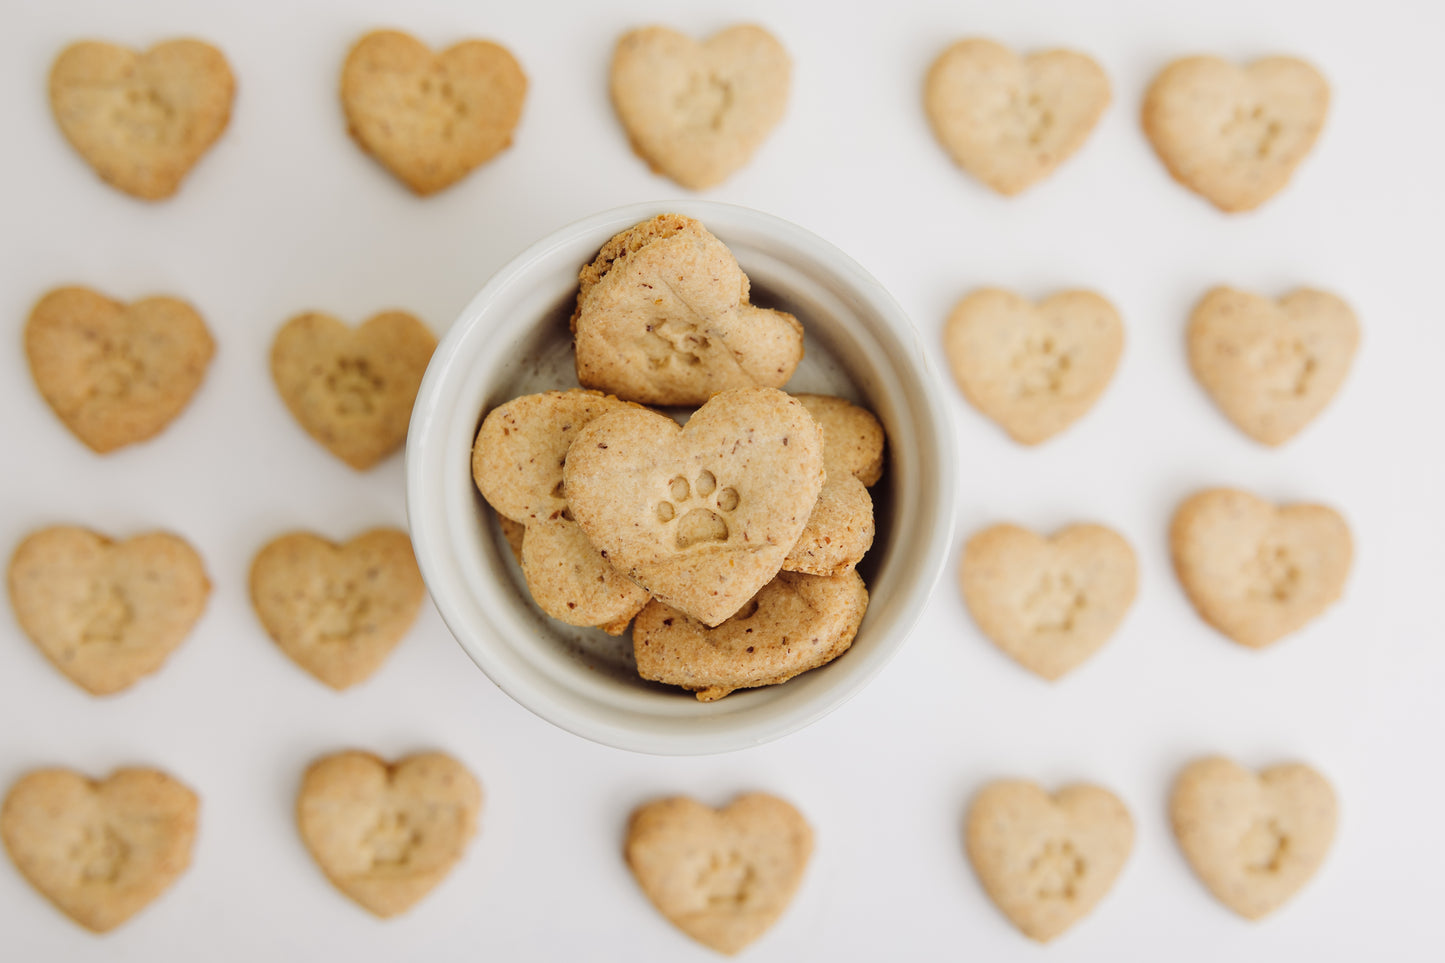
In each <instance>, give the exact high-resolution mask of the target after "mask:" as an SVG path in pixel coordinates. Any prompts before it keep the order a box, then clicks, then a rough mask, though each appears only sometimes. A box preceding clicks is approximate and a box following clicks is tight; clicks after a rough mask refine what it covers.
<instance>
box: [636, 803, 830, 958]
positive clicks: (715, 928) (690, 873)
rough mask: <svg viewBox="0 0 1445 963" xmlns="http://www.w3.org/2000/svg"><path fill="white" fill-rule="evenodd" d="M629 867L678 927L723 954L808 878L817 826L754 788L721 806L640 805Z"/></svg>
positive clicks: (767, 922) (757, 930) (769, 918)
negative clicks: (805, 874) (813, 827)
mask: <svg viewBox="0 0 1445 963" xmlns="http://www.w3.org/2000/svg"><path fill="white" fill-rule="evenodd" d="M626 853H627V865H628V867H629V868H630V869H631V870H632V875H633V876H634V877H636V879H637V884H638V885H639V886H640V887H642V892H643V893H644V894H645V895H646V896H647V898H648V899H649V900H651V901H652V905H653V906H655V907H657V910H658V912H659V913H661V914H662V915H663V916H665V917H667V919H668V921H670V922H671V923H672V924H673V925H674V926H676V927H677V928H678V929H680V930H682V931H683V932H684V933H686V934H687V935H688V936H690V937H692V938H693V939H695V940H697V941H698V942H699V943H701V944H703V945H704V946H707V947H711V948H712V949H714V950H717V951H718V952H719V953H729V954H731V953H737V952H739V951H740V950H742V949H743V948H744V947H746V946H747V945H748V944H749V943H752V942H753V941H754V940H756V939H757V938H758V937H760V936H762V935H763V934H764V933H765V932H767V931H768V929H769V928H770V927H772V925H773V924H774V923H776V922H777V921H778V918H779V917H780V916H782V915H783V911H784V910H786V909H787V908H788V904H789V903H791V902H792V901H793V894H795V893H796V892H797V891H798V886H799V885H800V884H801V883H802V881H803V871H804V870H805V869H807V867H808V859H809V857H811V856H812V854H813V831H812V829H811V828H810V827H809V826H808V823H807V821H806V820H804V819H803V817H802V815H801V814H800V813H799V812H798V811H797V810H796V809H794V808H793V807H792V806H791V805H789V804H788V803H786V802H784V801H783V800H781V799H779V798H777V797H776V796H769V795H766V794H764V793H748V794H746V795H743V796H739V797H738V798H736V799H734V800H733V801H732V803H731V804H730V805H728V806H727V807H726V808H725V809H721V810H715V809H712V808H710V807H708V806H704V805H703V804H702V803H700V802H697V801H695V800H692V799H688V798H686V797H682V796H677V797H673V798H670V799H658V800H655V801H653V802H650V803H647V804H645V805H643V806H639V807H638V808H637V809H636V810H634V811H633V813H632V819H631V820H630V821H629V823H628V826H627V844H626Z"/></svg>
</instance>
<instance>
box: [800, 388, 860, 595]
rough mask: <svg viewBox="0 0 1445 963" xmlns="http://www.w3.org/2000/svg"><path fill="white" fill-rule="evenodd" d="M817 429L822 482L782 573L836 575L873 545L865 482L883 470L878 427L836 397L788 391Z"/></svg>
mask: <svg viewBox="0 0 1445 963" xmlns="http://www.w3.org/2000/svg"><path fill="white" fill-rule="evenodd" d="M793 397H795V398H797V399H798V401H800V402H802V405H803V407H804V408H807V409H808V413H809V414H810V415H812V416H813V420H814V421H816V422H817V423H818V427H819V428H821V429H822V430H823V465H824V468H825V469H826V470H827V473H828V477H827V480H826V481H824V482H823V488H822V490H821V491H819V492H818V503H817V504H816V505H814V506H813V513H812V514H811V515H809V516H808V524H807V525H805V526H804V527H803V534H802V535H800V536H798V541H797V543H796V544H795V545H794V546H793V547H792V549H791V550H790V551H789V552H788V557H787V558H785V559H783V571H785V572H804V573H806V574H808V575H842V574H843V573H844V572H847V571H849V570H850V569H852V568H853V566H855V565H857V564H858V562H859V561H861V560H862V558H863V556H864V555H866V554H868V549H869V548H871V547H872V546H873V535H874V523H873V499H872V498H871V497H869V495H868V488H867V486H869V485H872V484H874V483H875V482H877V481H878V479H879V478H880V477H881V476H882V474H883V426H882V425H880V424H879V423H878V419H877V418H875V417H873V415H872V413H870V412H868V411H864V410H863V409H862V408H859V407H858V406H857V405H854V404H851V403H850V402H848V401H845V400H844V399H842V398H834V397H830V396H828V395H794V396H793Z"/></svg>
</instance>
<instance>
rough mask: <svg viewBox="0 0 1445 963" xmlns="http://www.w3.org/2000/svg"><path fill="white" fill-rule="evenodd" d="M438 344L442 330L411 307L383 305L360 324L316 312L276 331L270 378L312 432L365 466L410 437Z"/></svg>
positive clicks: (353, 463)
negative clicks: (424, 321) (432, 328)
mask: <svg viewBox="0 0 1445 963" xmlns="http://www.w3.org/2000/svg"><path fill="white" fill-rule="evenodd" d="M436 346H437V339H436V336H435V335H433V334H432V333H431V331H429V330H427V327H426V325H424V324H422V323H421V322H420V321H418V320H417V319H416V318H414V317H412V316H411V315H409V314H407V313H406V312H405V311H384V312H382V313H381V314H378V315H376V316H375V317H373V318H371V319H370V320H368V321H367V322H366V323H365V324H363V325H361V326H360V327H359V328H356V329H354V330H353V329H351V328H348V327H347V326H346V325H344V324H342V323H341V322H340V321H338V320H336V319H335V318H333V317H331V316H330V315H327V314H321V313H319V312H315V311H311V312H307V313H306V314H301V315H297V316H296V317H294V318H292V319H291V320H290V321H288V322H286V324H285V325H284V326H282V328H281V330H280V331H278V332H277V333H276V340H275V341H274V342H273V343H272V345H271V377H272V379H273V380H274V381H275V382H276V390H277V391H279V392H280V393H281V400H282V401H284V402H286V407H287V408H289V409H290V411H291V414H292V415H293V416H295V418H296V420H297V421H298V422H300V423H301V427H302V428H305V429H306V433H307V434H309V435H310V436H311V437H312V438H315V439H316V440H317V441H319V442H321V444H323V445H325V446H326V447H327V448H328V449H330V450H331V453H332V454H333V455H335V456H336V457H337V458H340V459H341V460H342V461H344V462H346V463H347V464H348V465H350V466H351V467H352V468H355V469H357V470H358V471H361V470H364V469H367V468H370V467H371V466H372V465H375V464H376V463H377V462H379V461H381V459H383V458H385V457H386V456H387V455H389V454H391V453H392V452H394V451H396V450H397V449H398V448H400V447H401V446H402V444H403V443H405V442H406V428H407V424H408V423H409V422H410V421H411V406H412V403H413V402H414V401H416V393H417V389H418V388H420V387H421V378H422V375H423V374H425V373H426V366H427V362H429V361H430V360H431V356H432V352H433V351H434V350H436Z"/></svg>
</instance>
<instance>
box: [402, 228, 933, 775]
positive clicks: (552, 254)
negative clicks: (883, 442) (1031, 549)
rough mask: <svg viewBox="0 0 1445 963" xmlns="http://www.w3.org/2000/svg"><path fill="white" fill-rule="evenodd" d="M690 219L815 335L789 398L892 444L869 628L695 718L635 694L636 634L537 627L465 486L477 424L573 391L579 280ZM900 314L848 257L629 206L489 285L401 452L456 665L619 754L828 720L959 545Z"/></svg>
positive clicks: (772, 233) (440, 362)
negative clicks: (632, 245) (633, 236)
mask: <svg viewBox="0 0 1445 963" xmlns="http://www.w3.org/2000/svg"><path fill="white" fill-rule="evenodd" d="M665 212H676V213H680V214H686V215H688V216H690V217H695V218H697V219H698V220H699V221H701V222H702V223H703V224H704V225H706V226H707V228H708V229H709V230H710V231H712V232H713V233H714V234H715V235H717V236H718V237H719V238H721V239H722V241H723V242H724V243H725V244H727V245H728V247H729V248H730V249H731V250H732V252H733V254H734V255H735V256H736V257H737V259H738V262H739V263H740V264H741V265H742V268H743V270H744V271H746V272H747V274H748V276H749V277H750V278H751V279H752V284H753V303H755V304H760V305H762V306H764V307H779V308H783V309H785V310H789V311H792V312H793V313H794V314H795V315H797V316H798V318H799V319H800V320H801V321H802V322H803V325H804V328H805V331H806V336H805V337H806V342H805V350H806V352H807V354H806V357H805V358H804V361H803V364H802V365H800V366H799V369H798V372H797V373H796V374H795V375H794V377H793V380H792V381H790V382H789V384H788V386H787V388H788V390H789V391H795V392H804V391H811V392H818V393H829V394H840V395H844V396H846V397H850V398H852V400H854V401H856V402H857V403H859V404H862V405H864V406H865V407H867V408H869V409H870V410H871V411H873V412H874V413H875V414H876V415H877V416H878V417H879V419H880V420H881V421H882V422H883V426H884V429H885V430H886V432H887V435H888V449H887V467H886V469H885V472H884V477H883V480H882V482H880V483H879V485H878V486H877V487H875V488H874V489H873V492H872V493H873V497H874V501H875V514H876V516H877V520H878V535H877V538H876V539H875V541H874V544H873V548H872V550H871V551H870V552H869V554H868V557H867V558H866V559H864V561H863V564H862V565H860V566H859V571H860V573H861V574H862V575H863V577H864V579H865V581H866V582H867V585H868V590H869V593H870V596H871V598H870V602H869V606H868V614H867V616H866V618H865V619H864V621H863V625H862V627H861V628H860V629H859V632H858V636H857V639H856V640H855V641H854V643H853V646H852V648H851V649H849V651H848V652H846V653H845V654H844V655H843V656H841V657H840V658H839V659H837V660H836V661H834V662H832V663H830V664H829V665H826V666H823V667H822V668H820V669H816V670H814V671H812V672H807V673H805V674H803V675H801V676H798V677H797V678H795V679H793V680H792V681H790V682H787V683H784V684H782V685H775V686H765V687H762V688H759V689H750V690H743V691H739V692H735V693H733V694H732V695H730V696H728V697H727V698H725V699H722V700H720V701H718V702H714V703H706V704H704V703H700V702H698V701H697V700H696V699H694V698H693V697H692V695H691V694H690V693H687V692H684V691H682V690H680V689H673V688H670V687H663V686H659V685H656V684H654V683H649V682H644V681H643V680H641V679H640V678H638V677H637V675H636V673H635V671H634V670H633V669H632V666H631V661H630V660H631V641H630V637H629V636H623V637H622V638H621V639H611V638H609V637H608V636H606V635H604V634H602V633H601V632H600V631H598V630H595V629H576V628H573V627H571V626H566V625H563V624H561V623H560V622H556V621H553V620H552V619H549V618H547V617H546V616H544V615H542V614H541V612H540V611H539V610H538V609H537V608H536V607H535V606H534V605H533V604H532V602H531V600H530V598H529V597H528V594H527V591H526V588H525V584H524V583H523V582H522V580H521V576H520V573H519V571H518V570H517V567H516V565H515V563H514V562H513V560H512V557H511V555H510V553H509V551H508V549H507V547H506V544H505V542H504V541H503V539H502V538H501V535H500V530H499V528H498V526H497V524H496V522H495V517H494V516H493V515H492V513H491V509H490V508H489V507H488V506H487V505H486V503H485V502H484V501H483V500H482V499H481V497H480V495H478V493H477V490H476V488H475V487H474V486H473V484H472V478H471V450H472V441H473V439H474V438H475V436H476V433H477V428H478V426H479V425H480V424H481V420H482V417H483V416H484V415H485V414H486V413H487V412H488V411H490V410H491V409H492V408H493V407H495V406H497V405H499V404H501V403H502V402H504V401H507V400H509V399H511V398H513V397H515V396H517V395H520V394H527V393H531V392H535V391H543V390H546V389H549V388H568V387H575V386H576V385H577V381H576V375H575V373H574V371H573V370H572V355H571V339H570V335H569V333H568V327H567V319H568V317H569V315H570V313H571V309H572V304H573V302H574V300H575V298H576V290H577V271H578V269H579V268H580V267H581V266H582V265H583V264H584V263H586V262H588V261H590V260H591V259H592V258H593V257H594V256H595V255H596V253H597V250H598V249H599V248H600V247H601V246H602V244H603V243H604V242H605V241H606V240H607V239H608V238H610V237H612V236H613V235H614V234H616V233H617V232H619V231H621V230H623V229H625V228H627V227H630V226H631V225H633V224H635V223H637V222H639V221H643V220H646V219H648V218H650V217H653V216H654V215H657V214H661V213H665ZM942 398H943V395H942V394H941V392H940V391H939V389H938V382H937V379H936V377H935V375H934V373H933V371H932V370H931V366H930V364H929V362H928V360H927V356H926V354H925V352H924V350H923V348H922V346H921V345H920V344H919V341H918V335H917V332H916V331H915V330H914V328H913V326H912V324H911V323H910V322H909V320H908V318H907V316H906V315H905V314H904V313H903V311H902V309H901V308H900V307H899V306H898V304H897V302H895V301H894V300H893V298H892V297H891V296H889V294H888V292H887V291H885V290H884V289H883V288H882V287H881V286H880V285H879V284H878V282H877V281H875V280H874V279H873V278H872V277H870V276H869V275H868V273H867V272H866V271H864V270H863V269H862V268H861V267H859V266H858V264H857V263H856V262H854V261H853V260H852V259H851V258H849V257H848V256H847V255H846V254H844V253H843V252H842V251H840V250H838V249H837V248H835V247H833V246H832V245H831V244H829V243H827V242H826V241H823V240H822V239H820V238H818V237H816V236H815V235H813V234H810V233H808V232H807V231H805V230H803V229H802V228H800V227H798V226H796V225H794V224H791V223H789V222H787V221H783V220H780V219H778V218H776V217H773V216H771V215H768V214H763V213H760V212H758V211H753V210H749V209H747V208H742V207H735V206H732V205H727V204H717V203H712V202H706V201H669V202H664V203H655V204H638V205H633V206H630V207H623V208H619V209H617V210H612V211H606V212H603V213H601V214H597V215H595V216H593V217H589V218H586V219H585V220H582V221H579V222H577V223H575V224H572V225H570V226H568V227H564V228H562V229H561V230H559V231H556V232H555V233H553V234H551V235H549V236H548V237H546V238H544V239H542V240H541V241H539V242H537V243H536V244H534V245H532V247H530V248H528V249H527V250H526V251H524V252H522V254H520V255H519V256H518V257H516V258H515V259H514V260H513V261H512V262H511V263H509V264H507V265H506V266H505V267H503V268H502V269H501V270H500V271H498V272H497V273H496V275H495V276H494V277H493V278H492V279H491V280H490V281H488V282H487V285H486V286H485V287H484V288H482V290H481V292H480V293H479V294H478V295H477V296H476V297H475V298H473V299H472V302H471V304H469V305H467V308H466V310H464V311H463V312H462V314H461V317H460V318H458V319H457V322H456V324H455V325H453V326H452V329H451V330H450V331H449V332H448V333H447V335H446V337H445V338H444V339H443V340H442V342H441V345H440V346H439V347H438V348H437V351H436V354H435V355H434V356H433V357H432V361H431V364H430V366H429V367H428V368H427V372H426V378H425V380H424V381H423V382H422V386H421V392H420V394H419V395H418V396H417V400H416V406H415V408H414V410H413V413H412V419H411V428H410V433H409V435H408V440H407V452H406V485H407V513H408V516H409V518H410V523H411V536H412V542H413V545H414V546H415V549H416V556H417V561H418V562H419V563H420V565H421V571H422V575H423V576H424V577H425V579H426V583H427V586H428V588H430V590H431V594H432V598H433V599H434V600H435V602H436V605H437V608H438V609H439V610H440V612H441V615H442V618H443V619H445V620H446V623H447V625H448V626H449V627H450V628H451V631H452V633H453V634H454V635H455V636H456V638H457V641H458V642H460V643H461V646H462V648H463V649H465V650H466V652H467V654H468V655H470V656H471V657H472V659H473V660H475V662H476V663H477V665H479V666H480V667H481V668H482V671H484V672H485V673H486V674H487V675H488V676H490V677H491V679H492V681H493V682H495V683H496V684H497V685H498V686H499V687H501V689H502V690H503V691H505V692H506V693H507V694H508V695H510V696H511V697H512V698H514V699H516V700H517V701H518V702H520V703H521V704H522V705H524V706H526V707H527V708H528V709H530V710H532V711H533V712H535V713H536V714H537V715H539V716H541V717H542V718H544V719H547V720H548V721H550V722H552V723H555V724H556V725H558V726H561V727H562V728H564V729H567V730H569V731H571V732H574V733H576V734H577V735H580V736H584V737H586V738H588V739H592V740H595V741H597V742H600V743H604V744H606V745H610V746H617V747H620V748H623V749H631V750H636V751H640V752H651V753H661V754H673V755H688V754H700V753H710V752H723V751H727V750H732V749H739V748H743V747H746V746H752V745H757V744H759V743H763V742H767V741H768V740H770V739H776V738H778V737H779V736H782V735H785V734H787V733H789V732H793V731H795V730H797V729H800V728H802V727H803V726H806V725H808V724H809V723H811V722H813V721H815V720H817V719H819V718H820V717H822V716H823V715H825V714H827V713H828V712H829V711H831V710H832V709H834V708H836V707H837V706H839V705H840V704H842V703H843V702H844V701H845V700H847V699H848V698H849V697H850V696H852V695H853V694H854V693H856V692H858V691H859V690H860V689H861V688H862V687H863V686H864V685H865V684H866V683H867V682H868V680H869V679H871V678H872V677H873V675H874V674H875V673H877V672H878V670H879V669H881V668H882V667H883V665H884V664H885V663H886V662H887V661H888V659H889V658H890V657H891V656H892V655H893V654H894V652H895V651H896V650H897V649H898V647H899V646H900V645H902V643H903V641H904V639H905V638H907V636H908V633H909V631H910V630H911V629H912V627H913V625H914V623H915V621H916V620H917V618H918V616H919V614H920V612H921V611H922V609H923V606H924V604H925V602H926V601H927V599H928V596H929V593H930V592H931V591H932V590H933V587H934V585H935V584H936V583H937V581H938V577H939V574H940V573H941V571H942V569H943V565H944V562H945V559H946V558H947V555H948V550H949V544H950V541H951V539H952V537H953V514H954V509H953V493H954V488H955V475H956V467H955V457H954V451H953V432H952V430H951V428H950V426H949V424H948V414H947V406H946V405H945V404H944V402H943V400H942Z"/></svg>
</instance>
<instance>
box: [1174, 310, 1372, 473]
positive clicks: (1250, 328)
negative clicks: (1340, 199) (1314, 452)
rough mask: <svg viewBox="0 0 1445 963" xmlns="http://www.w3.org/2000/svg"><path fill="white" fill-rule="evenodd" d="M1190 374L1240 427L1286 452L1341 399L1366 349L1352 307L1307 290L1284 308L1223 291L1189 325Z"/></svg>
mask: <svg viewBox="0 0 1445 963" xmlns="http://www.w3.org/2000/svg"><path fill="white" fill-rule="evenodd" d="M1188 340H1189V367H1190V368H1191V369H1192V370H1193V372H1194V377H1195V378H1196V379H1197V380H1198V381H1199V383H1200V384H1201V385H1203V386H1204V389H1205V390H1206V391H1207V392H1209V397H1210V398H1212V399H1213V400H1214V403H1215V404H1216V405H1217V406H1218V407H1219V410H1220V411H1222V412H1223V413H1224V415H1225V417H1226V418H1228V419H1229V420H1230V421H1232V422H1233V423H1234V425H1235V427H1237V428H1239V430H1240V431H1242V432H1244V433H1245V434H1246V435H1248V436H1249V437H1251V438H1253V439H1254V440H1255V441H1258V442H1261V443H1263V444H1266V445H1282V444H1284V443H1285V442H1286V441H1289V440H1290V439H1291V438H1293V437H1294V436H1295V435H1296V434H1298V433H1299V432H1300V431H1301V430H1303V429H1304V427H1305V426H1306V425H1307V424H1309V423H1310V422H1311V421H1313V420H1314V418H1315V417H1316V416H1317V415H1319V413H1320V412H1321V411H1323V410H1324V408H1325V406H1326V405H1328V404H1329V403H1330V399H1331V398H1333V397H1334V396H1335V393H1336V392H1337V391H1338V390H1339V388H1340V385H1341V384H1342V383H1343V382H1344V380H1345V376H1346V375H1347V374H1348V373H1349V370H1350V363H1351V362H1352V361H1353V360H1354V356H1355V349H1356V347H1358V345H1359V343H1360V325H1359V322H1358V321H1357V320H1356V319H1355V314H1354V312H1353V311H1351V310H1350V306H1349V305H1348V304H1346V303H1345V302H1344V301H1342V300H1340V299H1339V298H1337V297H1335V296H1334V295H1333V294H1328V293H1326V292H1324V291H1315V290H1311V289H1308V288H1300V289H1298V290H1295V291H1291V292H1290V293H1288V294H1286V295H1285V296H1284V297H1282V298H1280V299H1278V300H1270V299H1268V298H1264V297H1260V296H1259V295H1257V294H1250V293H1248V292H1245V291H1236V290H1234V289H1233V288H1226V287H1219V288H1215V289H1213V290H1212V291H1210V292H1209V293H1208V294H1206V295H1205V296H1204V298H1203V299H1202V300H1201V301H1200V302H1199V304H1198V305H1196V306H1195V308H1194V313H1193V314H1192V315H1190V318H1189V335H1188Z"/></svg>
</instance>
